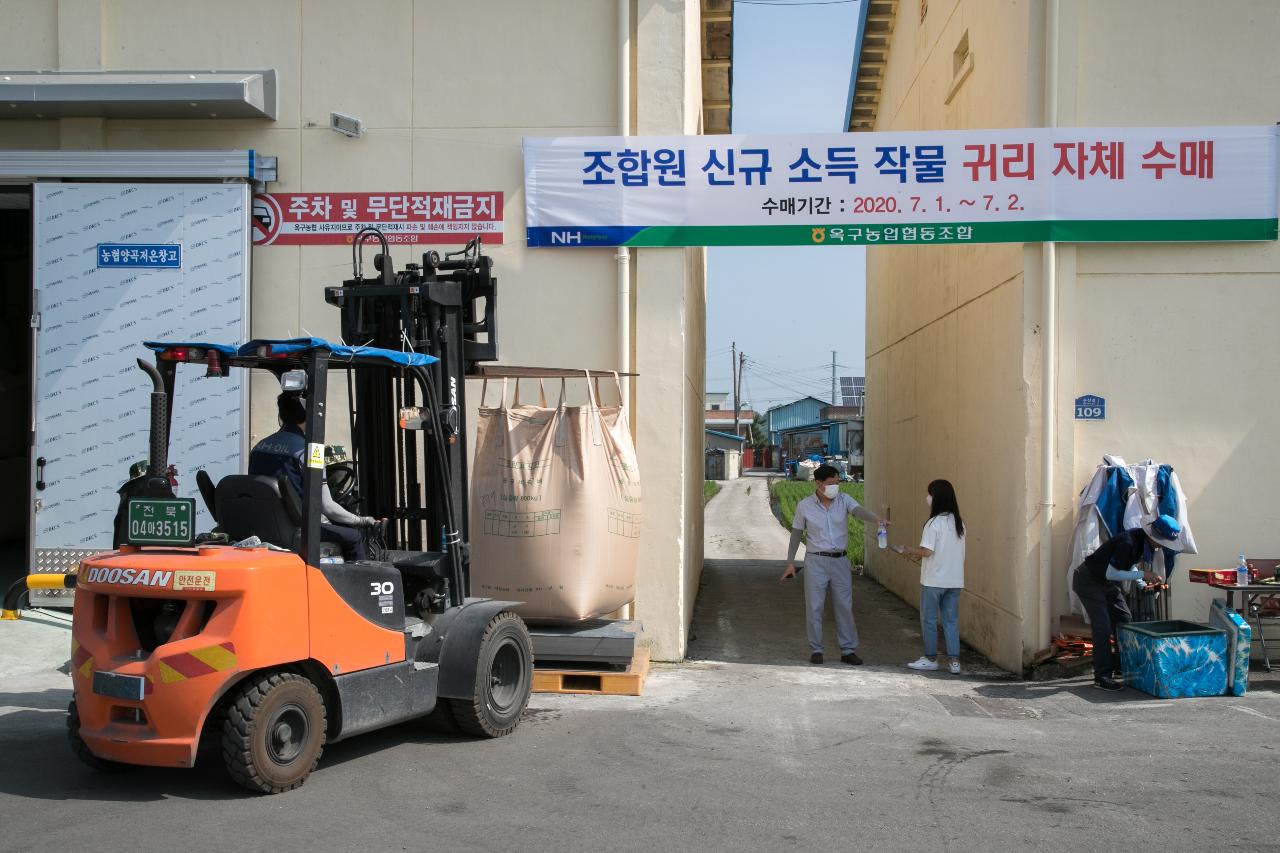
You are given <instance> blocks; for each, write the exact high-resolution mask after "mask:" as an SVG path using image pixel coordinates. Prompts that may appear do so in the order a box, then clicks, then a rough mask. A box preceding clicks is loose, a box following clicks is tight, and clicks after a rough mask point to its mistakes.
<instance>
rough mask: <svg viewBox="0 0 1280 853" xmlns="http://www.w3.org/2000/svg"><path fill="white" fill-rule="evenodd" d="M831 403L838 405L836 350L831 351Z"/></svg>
mask: <svg viewBox="0 0 1280 853" xmlns="http://www.w3.org/2000/svg"><path fill="white" fill-rule="evenodd" d="M831 405H833V406H835V405H838V403H837V402H836V351H835V350H832V351H831Z"/></svg>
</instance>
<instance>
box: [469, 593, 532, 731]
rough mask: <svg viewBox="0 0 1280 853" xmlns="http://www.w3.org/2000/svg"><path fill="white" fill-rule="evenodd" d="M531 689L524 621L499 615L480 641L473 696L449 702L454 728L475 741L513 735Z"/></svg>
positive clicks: (529, 650)
mask: <svg viewBox="0 0 1280 853" xmlns="http://www.w3.org/2000/svg"><path fill="white" fill-rule="evenodd" d="M532 687H533V641H532V640H531V639H530V638H529V629H528V628H526V627H525V625H524V620H523V619H521V618H520V617H519V616H517V615H516V614H514V613H512V612H510V611H503V612H502V613H499V614H498V615H497V616H494V617H493V618H492V619H490V620H489V624H488V625H487V626H486V627H485V629H484V636H483V637H481V639H480V657H479V660H478V661H477V663H476V683H475V692H474V694H473V695H472V697H471V698H470V699H450V700H449V706H450V709H451V710H452V711H453V719H454V720H455V721H456V722H457V724H458V728H460V729H462V731H464V732H466V733H467V734H469V735H474V736H475V737H488V738H495V737H503V736H504V735H509V734H511V732H513V731H515V728H516V725H517V724H518V723H519V722H520V717H521V715H522V714H524V709H525V707H526V706H527V705H528V704H529V693H530V691H531V689H532Z"/></svg>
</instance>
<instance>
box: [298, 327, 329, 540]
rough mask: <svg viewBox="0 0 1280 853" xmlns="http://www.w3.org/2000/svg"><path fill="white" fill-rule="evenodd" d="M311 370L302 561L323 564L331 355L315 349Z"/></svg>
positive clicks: (310, 356) (308, 366) (308, 358)
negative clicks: (326, 411) (322, 513)
mask: <svg viewBox="0 0 1280 853" xmlns="http://www.w3.org/2000/svg"><path fill="white" fill-rule="evenodd" d="M306 369H307V426H306V434H307V467H306V468H304V469H303V470H302V559H303V560H304V561H305V562H306V564H307V565H308V566H318V565H320V508H321V507H322V506H323V503H322V502H321V499H320V489H322V488H324V409H325V395H326V389H327V384H328V370H329V353H328V352H327V351H325V350H318V349H317V350H312V351H311V352H309V353H308V354H307V356H306Z"/></svg>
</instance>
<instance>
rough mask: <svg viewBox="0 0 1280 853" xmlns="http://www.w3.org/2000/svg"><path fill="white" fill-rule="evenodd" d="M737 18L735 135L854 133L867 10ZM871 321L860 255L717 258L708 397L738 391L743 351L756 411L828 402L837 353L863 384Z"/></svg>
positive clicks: (748, 5)
mask: <svg viewBox="0 0 1280 853" xmlns="http://www.w3.org/2000/svg"><path fill="white" fill-rule="evenodd" d="M733 16H734V17H733V132H734V133H806V132H808V133H812V132H823V133H834V132H839V131H842V130H844V129H845V128H843V127H842V126H841V125H842V124H843V122H844V114H845V108H846V103H845V101H846V98H847V97H848V94H849V76H850V73H851V71H852V68H853V50H854V40H855V37H856V32H857V28H858V3H857V2H831V0H823V2H816V0H748V2H742V0H738V2H735V3H734V8H733ZM865 315H866V251H865V250H864V249H863V248H861V247H858V246H814V247H808V246H798V247H785V248H777V247H768V248H763V247H762V248H745V247H744V248H736V247H735V248H712V249H709V250H708V257H707V388H706V390H707V391H710V392H716V391H725V392H728V391H731V390H732V388H733V384H732V379H731V376H732V373H731V372H730V370H731V368H730V344H731V343H732V342H733V341H735V340H736V341H737V344H738V349H739V351H743V352H745V353H746V354H747V366H746V370H745V371H744V373H743V375H742V387H743V392H742V393H743V397H744V398H745V399H746V400H747V401H748V402H750V403H751V404H752V405H753V406H755V407H756V408H757V410H759V411H763V410H764V409H767V408H768V407H769V406H772V405H776V404H778V403H786V402H790V401H791V400H795V399H797V398H799V397H803V396H805V395H808V394H813V395H814V396H816V397H821V398H823V399H828V398H829V397H830V394H831V351H832V350H835V351H836V352H837V354H838V355H837V364H838V365H842V366H841V367H840V368H839V369H838V371H837V372H838V374H839V375H841V376H862V375H863V362H864V354H865V349H866V316H865ZM819 323H821V325H819Z"/></svg>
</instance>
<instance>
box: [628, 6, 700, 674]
mask: <svg viewBox="0 0 1280 853" xmlns="http://www.w3.org/2000/svg"><path fill="white" fill-rule="evenodd" d="M698 25H699V18H698V11H697V8H696V4H685V5H683V7H682V4H680V3H677V2H673V0H638V2H637V3H636V28H635V30H634V34H633V38H634V42H635V51H636V69H637V72H636V93H635V126H634V132H635V134H636V135H660V134H681V133H696V132H697V129H698V126H699V120H700V114H701V106H700V104H701V94H702V93H701V88H700V86H701V82H700V81H701V78H700V72H699V71H698V67H699V66H698V60H697V57H698V56H699V53H698V48H697V40H698V37H699V36H698V31H697V30H698ZM631 265H632V267H633V268H634V269H633V274H634V278H633V284H634V298H635V310H634V314H633V319H634V323H635V362H634V364H635V368H634V369H635V370H636V371H637V372H638V373H639V374H640V376H639V377H638V379H637V380H636V382H635V383H634V385H635V396H636V410H637V412H638V413H640V418H639V420H638V423H637V426H636V445H637V450H638V452H639V454H640V465H641V476H642V477H643V480H644V503H645V535H644V538H643V539H642V540H641V543H640V564H641V569H640V582H639V588H638V589H637V596H636V615H637V617H638V618H639V619H641V620H642V621H643V622H644V623H645V633H646V634H647V635H649V636H650V637H651V638H652V639H653V649H652V653H653V655H654V657H656V658H657V659H659V660H679V659H681V658H682V657H684V651H685V647H686V646H687V644H688V627H689V621H690V619H691V618H692V616H693V605H694V599H695V596H696V594H697V589H698V579H699V577H700V575H701V572H702V484H701V480H702V475H703V459H702V438H703V412H704V407H705V401H704V399H703V392H704V383H703V379H704V376H703V374H704V371H705V368H704V366H703V361H704V351H705V340H706V252H705V250H702V249H639V250H637V251H633V252H632V261H631ZM668 514H670V516H672V517H673V518H674V519H676V520H678V522H677V523H676V524H674V525H671V524H668V523H667V516H668ZM655 621H656V624H659V625H661V626H662V629H661V630H660V631H656V632H655V631H653V630H652V627H653V626H654V624H655Z"/></svg>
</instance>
